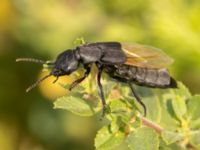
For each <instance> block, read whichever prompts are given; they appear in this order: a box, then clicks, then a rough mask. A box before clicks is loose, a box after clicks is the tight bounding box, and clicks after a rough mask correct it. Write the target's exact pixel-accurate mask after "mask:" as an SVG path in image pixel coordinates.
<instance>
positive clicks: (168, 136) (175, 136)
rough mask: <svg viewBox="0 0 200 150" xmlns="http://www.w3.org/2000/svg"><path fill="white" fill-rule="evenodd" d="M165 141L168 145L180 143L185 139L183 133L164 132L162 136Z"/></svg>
mask: <svg viewBox="0 0 200 150" xmlns="http://www.w3.org/2000/svg"><path fill="white" fill-rule="evenodd" d="M161 136H162V138H163V140H164V141H165V143H166V144H167V145H169V144H172V143H175V142H177V141H180V140H182V139H183V138H184V136H183V135H182V134H181V133H177V132H172V131H167V130H164V131H162V134H161Z"/></svg>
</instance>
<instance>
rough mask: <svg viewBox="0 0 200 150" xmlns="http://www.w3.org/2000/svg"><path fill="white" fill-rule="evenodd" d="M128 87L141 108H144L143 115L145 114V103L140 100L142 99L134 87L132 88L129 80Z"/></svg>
mask: <svg viewBox="0 0 200 150" xmlns="http://www.w3.org/2000/svg"><path fill="white" fill-rule="evenodd" d="M128 84H129V87H130V88H131V92H132V94H133V96H134V97H135V98H136V100H137V101H138V102H139V103H140V105H142V107H143V109H144V116H146V111H147V109H146V106H145V104H144V103H143V102H142V100H141V99H140V97H139V96H138V95H137V93H136V92H135V89H134V88H133V85H132V84H131V83H130V82H129V83H128Z"/></svg>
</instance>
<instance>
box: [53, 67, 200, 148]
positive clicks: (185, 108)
mask: <svg viewBox="0 0 200 150" xmlns="http://www.w3.org/2000/svg"><path fill="white" fill-rule="evenodd" d="M94 70H95V69H94ZM94 75H95V73H93V74H92V75H91V76H89V78H88V79H87V80H86V81H84V84H81V85H79V86H78V87H76V88H75V89H74V90H73V91H72V92H71V93H70V94H69V95H66V96H64V97H61V98H58V99H57V100H56V101H55V102H54V105H55V108H59V109H67V110H69V111H71V112H72V113H74V114H77V115H80V116H92V115H95V114H96V113H98V112H101V110H102V106H101V101H100V98H99V96H98V92H97V91H98V90H97V85H96V84H95V83H94V81H93V80H92V79H94ZM76 76H77V74H76ZM62 86H63V87H64V88H68V85H62ZM103 87H104V91H105V96H106V100H107V105H108V106H109V107H110V113H107V115H106V116H105V118H103V119H107V120H108V122H109V123H107V124H106V125H105V126H103V127H102V128H101V129H100V130H99V131H98V133H97V135H96V138H95V147H96V149H97V150H110V149H116V147H118V146H119V145H121V144H123V145H125V143H126V144H127V146H128V148H127V149H130V150H158V149H160V150H179V149H180V150H184V149H200V130H199V127H200V118H199V116H200V109H199V108H200V96H198V95H195V96H192V95H191V94H190V92H189V91H188V89H187V88H186V87H185V86H184V85H183V84H182V83H180V82H179V83H178V87H179V88H178V89H165V90H161V89H150V88H145V87H137V91H138V92H139V94H140V96H141V97H142V100H143V102H144V103H145V105H146V106H147V117H143V116H142V113H140V112H142V111H143V109H142V107H141V106H140V105H139V104H138V103H137V101H135V100H134V97H133V96H132V95H131V93H130V90H129V88H128V87H127V86H126V85H125V84H122V83H117V82H114V81H112V80H110V78H109V79H108V77H107V76H106V75H104V79H103ZM99 114H100V113H99Z"/></svg>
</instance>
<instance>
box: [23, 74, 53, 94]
mask: <svg viewBox="0 0 200 150" xmlns="http://www.w3.org/2000/svg"><path fill="white" fill-rule="evenodd" d="M51 75H52V74H48V75H46V76H44V77H43V78H41V79H39V80H37V81H36V82H35V83H33V84H32V85H31V86H29V87H28V88H27V89H26V92H29V91H30V90H32V89H33V88H35V87H36V86H37V85H38V84H39V83H41V82H42V81H44V80H45V79H47V78H48V77H50V76H51Z"/></svg>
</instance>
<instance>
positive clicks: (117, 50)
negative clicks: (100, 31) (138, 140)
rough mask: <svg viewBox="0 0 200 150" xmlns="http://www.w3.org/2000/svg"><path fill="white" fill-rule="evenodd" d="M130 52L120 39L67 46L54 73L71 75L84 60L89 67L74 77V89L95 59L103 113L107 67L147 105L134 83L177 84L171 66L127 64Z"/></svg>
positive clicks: (58, 59) (166, 85)
mask: <svg viewBox="0 0 200 150" xmlns="http://www.w3.org/2000/svg"><path fill="white" fill-rule="evenodd" d="M125 61H126V55H125V53H124V52H123V50H122V47H121V44H120V43H118V42H102V43H91V44H84V45H81V46H78V47H77V48H75V49H73V50H66V51H64V52H63V53H61V54H60V55H59V56H58V57H57V59H56V61H55V64H54V65H55V66H54V68H53V70H52V72H51V75H53V76H56V77H59V76H63V75H69V74H71V73H72V72H74V71H76V70H77V69H78V68H79V65H80V64H82V65H83V66H84V68H85V74H84V76H83V77H82V78H80V79H78V80H76V81H74V82H73V83H72V84H71V86H70V90H72V88H74V87H75V86H76V85H77V84H79V83H80V82H82V81H83V80H84V79H85V78H86V77H87V76H88V75H89V73H90V70H91V64H93V63H95V64H96V66H97V68H98V75H97V83H98V86H99V90H100V96H101V99H102V104H103V113H104V112H105V108H106V102H105V97H104V93H103V88H102V84H101V74H102V71H103V70H104V71H105V72H106V73H108V74H109V75H110V77H112V78H114V79H116V80H118V81H120V82H125V83H127V84H128V85H129V86H130V88H131V91H132V93H133V95H134V96H135V98H136V100H137V101H138V102H139V103H140V104H141V105H142V106H143V107H144V111H145V114H146V107H145V105H144V104H143V103H142V101H141V100H140V98H139V97H138V96H137V94H136V93H135V91H134V89H133V86H132V84H131V83H136V84H138V85H142V86H148V87H157V88H174V87H176V81H175V80H174V79H173V78H171V77H170V75H169V73H168V71H167V69H148V68H139V67H136V66H130V65H126V64H125Z"/></svg>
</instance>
